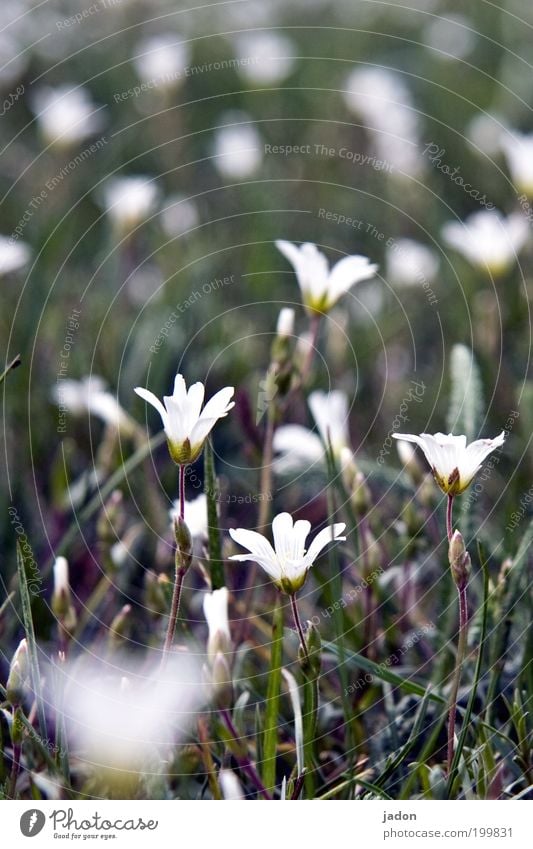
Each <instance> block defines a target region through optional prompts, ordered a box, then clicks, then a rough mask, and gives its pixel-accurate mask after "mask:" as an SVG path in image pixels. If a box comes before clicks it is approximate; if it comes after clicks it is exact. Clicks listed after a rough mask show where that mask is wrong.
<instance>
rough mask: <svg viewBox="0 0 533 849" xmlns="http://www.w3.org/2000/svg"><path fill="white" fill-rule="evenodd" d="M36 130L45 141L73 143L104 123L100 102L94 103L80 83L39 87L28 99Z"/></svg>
mask: <svg viewBox="0 0 533 849" xmlns="http://www.w3.org/2000/svg"><path fill="white" fill-rule="evenodd" d="M30 105H31V107H32V109H33V112H34V113H35V115H36V117H37V123H38V126H39V130H40V132H41V134H42V136H43V138H44V139H45V141H46V142H47V143H48V144H54V145H57V146H59V147H70V146H72V145H76V144H78V143H79V142H81V141H83V140H84V139H86V138H88V137H89V136H92V135H94V134H95V133H97V132H98V131H99V130H100V129H101V128H102V126H103V123H104V122H103V117H102V115H101V111H100V110H101V109H102V107H101V106H98V105H97V104H95V103H93V101H92V100H91V95H90V93H89V91H88V90H87V89H86V88H84V87H83V86H79V87H78V88H73V87H72V86H70V85H62V86H58V87H57V88H41V89H38V90H37V91H36V92H35V94H34V95H33V97H32V98H31V99H30Z"/></svg>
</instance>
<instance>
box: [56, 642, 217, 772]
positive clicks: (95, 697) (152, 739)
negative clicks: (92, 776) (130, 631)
mask: <svg viewBox="0 0 533 849" xmlns="http://www.w3.org/2000/svg"><path fill="white" fill-rule="evenodd" d="M147 669H152V670H154V671H152V672H145V674H144V675H143V673H142V671H141V670H140V668H139V660H138V658H135V659H134V658H122V657H119V658H118V659H117V658H116V657H114V658H113V662H112V663H108V662H106V661H105V660H98V659H95V658H94V657H91V658H89V657H83V658H82V659H81V660H80V661H79V662H77V663H76V664H75V665H74V664H67V665H65V666H64V667H62V670H61V671H62V674H63V675H64V676H65V681H64V686H65V695H64V701H63V704H62V703H61V701H62V700H61V692H60V691H59V692H58V693H57V699H58V707H59V709H60V711H62V712H63V714H64V716H65V724H66V728H67V731H68V734H69V737H70V745H71V747H72V750H73V751H75V752H76V757H77V758H85V759H86V760H87V761H88V762H90V763H91V766H92V767H93V768H96V769H98V768H100V769H102V768H103V769H113V770H132V771H134V772H137V771H140V770H141V769H142V768H143V767H144V768H146V766H147V765H148V764H150V762H151V763H152V765H153V764H157V759H158V757H161V756H163V757H164V756H165V755H166V751H165V750H166V748H167V747H169V746H172V745H174V744H175V743H176V742H179V740H180V739H182V738H183V735H184V733H185V731H186V728H187V726H188V725H190V724H192V723H193V722H194V718H195V713H194V711H195V710H196V709H198V707H199V706H200V705H201V703H202V701H203V697H204V696H203V693H204V691H203V688H202V684H201V682H200V671H199V669H198V668H197V667H196V665H195V664H194V663H193V660H192V658H191V657H189V656H187V655H172V656H170V657H169V658H168V662H167V665H166V666H165V670H164V673H163V672H161V669H160V667H159V665H158V663H157V659H156V658H152V664H151V666H150V667H147Z"/></svg>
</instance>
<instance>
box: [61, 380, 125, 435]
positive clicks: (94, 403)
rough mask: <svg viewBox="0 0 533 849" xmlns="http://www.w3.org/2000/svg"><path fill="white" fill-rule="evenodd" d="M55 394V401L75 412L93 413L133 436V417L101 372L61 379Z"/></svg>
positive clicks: (73, 413) (77, 413) (108, 423)
mask: <svg viewBox="0 0 533 849" xmlns="http://www.w3.org/2000/svg"><path fill="white" fill-rule="evenodd" d="M52 397H53V400H54V401H55V403H56V404H57V405H58V406H59V407H62V408H64V409H66V410H68V412H69V413H71V414H72V415H74V416H76V415H83V414H84V413H90V414H91V415H93V416H96V417H97V418H99V419H101V420H102V421H103V422H105V424H107V425H110V426H112V427H116V428H118V429H119V430H121V431H123V432H124V433H125V434H129V435H131V434H132V433H133V431H134V429H135V423H134V422H133V419H131V418H130V416H129V415H128V414H127V413H126V411H125V410H123V408H122V407H121V406H120V404H119V402H118V400H117V398H116V396H115V395H113V394H112V393H111V392H110V391H109V390H108V389H107V384H106V382H105V380H103V378H101V377H98V376H97V375H91V376H90V377H83V378H82V379H81V380H71V379H70V378H61V379H59V380H58V381H57V383H56V384H54V387H53V389H52Z"/></svg>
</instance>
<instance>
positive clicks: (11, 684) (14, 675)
mask: <svg viewBox="0 0 533 849" xmlns="http://www.w3.org/2000/svg"><path fill="white" fill-rule="evenodd" d="M28 672H29V665H28V644H27V642H26V640H25V639H24V640H21V641H20V643H19V645H18V648H17V650H16V652H15V654H14V655H13V659H12V661H11V664H10V667H9V677H8V679H7V684H6V691H7V692H6V698H7V701H8V702H9V703H10V704H12V705H19V704H21V703H22V702H23V701H24V696H25V693H26V681H27V678H28Z"/></svg>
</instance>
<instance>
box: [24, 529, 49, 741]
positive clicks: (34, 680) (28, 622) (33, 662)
mask: <svg viewBox="0 0 533 849" xmlns="http://www.w3.org/2000/svg"><path fill="white" fill-rule="evenodd" d="M17 573H18V580H19V590H20V601H21V605H22V621H23V622H24V630H25V632H26V640H27V641H28V662H29V667H30V679H31V685H32V689H33V693H34V696H35V702H36V705H37V719H38V722H39V731H40V733H41V737H42V738H43V740H46V718H45V714H44V704H43V697H42V691H41V675H40V672H39V657H38V652H37V643H36V641H35V630H34V628H33V617H32V612H31V600H30V593H29V590H28V580H27V576H26V568H25V565H24V557H23V555H22V551H21V547H20V544H19V543H17Z"/></svg>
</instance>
